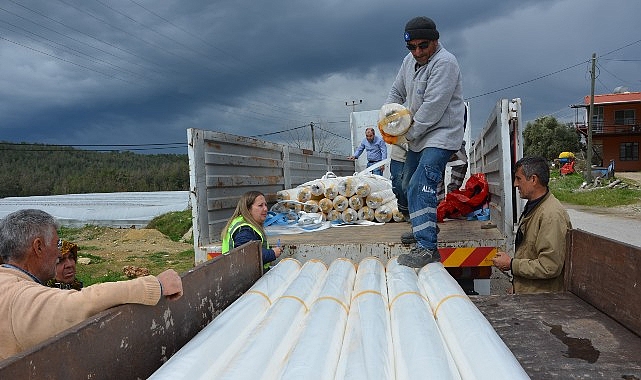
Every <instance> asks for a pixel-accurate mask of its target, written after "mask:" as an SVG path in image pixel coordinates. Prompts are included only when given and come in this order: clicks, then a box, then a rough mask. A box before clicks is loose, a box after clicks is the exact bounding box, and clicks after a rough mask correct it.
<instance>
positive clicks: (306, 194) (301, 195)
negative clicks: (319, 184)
mask: <svg viewBox="0 0 641 380" xmlns="http://www.w3.org/2000/svg"><path fill="white" fill-rule="evenodd" d="M297 189H298V199H297V200H298V201H299V202H303V203H305V202H307V201H308V200H310V199H312V190H311V189H310V188H309V187H297Z"/></svg>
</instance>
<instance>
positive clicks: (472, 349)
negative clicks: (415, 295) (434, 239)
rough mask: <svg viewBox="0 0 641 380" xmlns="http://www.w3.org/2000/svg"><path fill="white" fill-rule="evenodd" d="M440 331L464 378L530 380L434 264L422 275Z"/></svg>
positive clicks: (472, 307) (426, 267)
mask: <svg viewBox="0 0 641 380" xmlns="http://www.w3.org/2000/svg"><path fill="white" fill-rule="evenodd" d="M419 287H420V289H421V291H422V293H423V295H424V296H425V297H427V299H428V300H429V304H430V307H431V309H432V313H433V314H434V317H435V319H436V323H437V324H438V327H439V330H440V331H441V334H442V336H443V338H444V340H445V342H446V343H447V346H448V348H449V350H450V353H451V354H452V357H453V358H454V361H455V362H456V366H457V368H458V370H459V373H460V374H461V377H462V378H463V379H491V380H498V379H510V380H515V379H529V377H528V375H527V374H526V373H525V371H524V370H523V367H521V365H520V364H519V362H518V361H517V360H516V358H515V357H514V355H513V354H512V352H511V351H510V350H509V349H508V348H507V346H506V345H505V343H503V341H502V340H501V338H500V337H499V336H498V334H497V333H496V331H494V329H493V328H492V325H490V323H489V322H488V321H487V319H485V317H484V316H483V314H482V313H481V312H480V311H479V310H478V309H477V307H476V306H475V305H474V303H472V301H471V300H470V298H469V297H468V296H467V295H466V294H465V292H463V289H461V287H460V286H459V284H458V283H457V282H456V280H454V278H452V276H450V274H449V273H448V272H447V270H445V268H444V267H443V264H441V263H432V264H428V265H426V266H425V267H423V268H422V269H421V271H420V273H419Z"/></svg>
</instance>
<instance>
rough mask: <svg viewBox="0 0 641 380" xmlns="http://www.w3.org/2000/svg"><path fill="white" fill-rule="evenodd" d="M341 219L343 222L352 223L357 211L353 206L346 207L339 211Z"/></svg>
mask: <svg viewBox="0 0 641 380" xmlns="http://www.w3.org/2000/svg"><path fill="white" fill-rule="evenodd" d="M341 219H343V222H345V223H354V222H355V221H357V220H358V212H356V210H354V209H353V208H350V207H348V208H347V209H345V210H344V211H343V212H342V213H341Z"/></svg>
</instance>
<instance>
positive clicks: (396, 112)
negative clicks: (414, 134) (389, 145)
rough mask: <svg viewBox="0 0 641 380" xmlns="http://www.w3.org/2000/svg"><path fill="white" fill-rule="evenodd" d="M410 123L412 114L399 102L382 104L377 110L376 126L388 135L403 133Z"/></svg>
mask: <svg viewBox="0 0 641 380" xmlns="http://www.w3.org/2000/svg"><path fill="white" fill-rule="evenodd" d="M411 124H412V114H411V113H410V111H409V110H408V109H407V108H405V107H404V106H403V105H401V104H398V103H388V104H383V106H382V107H381V110H380V111H379V112H378V128H379V129H380V130H382V131H383V132H385V133H386V134H388V135H391V136H400V135H404V134H405V133H406V132H407V130H408V129H409V128H410V125H411Z"/></svg>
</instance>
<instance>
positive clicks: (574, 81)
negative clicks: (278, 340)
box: [0, 0, 641, 153]
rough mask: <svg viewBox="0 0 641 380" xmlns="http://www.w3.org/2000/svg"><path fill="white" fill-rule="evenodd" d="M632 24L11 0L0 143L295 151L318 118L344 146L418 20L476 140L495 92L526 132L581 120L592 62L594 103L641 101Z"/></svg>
mask: <svg viewBox="0 0 641 380" xmlns="http://www.w3.org/2000/svg"><path fill="white" fill-rule="evenodd" d="M639 15H641V1H637V0H610V1H598V0H554V1H552V0H550V1H544V0H536V1H524V0H519V1H469V0H466V1H457V0H438V1H437V0H435V1H418V0H415V1H414V0H413V1H410V0H396V1H393V2H392V1H365V0H351V1H336V0H313V1H307V0H290V1H282V0H271V1H256V0H251V1H250V0H223V1H216V0H207V1H203V0H182V1H177V0H153V1H152V0H48V1H42V0H3V1H2V2H0V141H9V142H15V143H19V142H28V143H47V144H66V145H74V146H78V147H80V148H86V149H98V148H102V149H110V148H112V147H104V146H103V147H83V145H85V146H86V145H110V144H112V145H123V144H132V145H143V144H173V143H178V144H180V145H179V147H178V148H174V149H162V150H147V151H143V152H148V153H186V147H185V143H186V129H187V128H201V129H208V130H214V131H221V132H228V133H233V134H237V135H242V136H261V137H260V138H263V139H267V140H270V141H275V142H278V143H291V142H292V141H295V140H305V141H307V140H308V139H309V135H306V136H305V135H302V133H308V132H309V128H307V127H305V128H302V129H296V128H298V127H301V126H304V125H308V124H309V123H310V122H313V123H314V124H315V125H317V126H318V127H319V129H317V131H318V132H319V133H325V134H326V136H328V139H330V138H331V139H334V140H338V141H342V142H343V143H344V142H348V138H349V123H348V120H349V113H350V112H351V111H352V109H355V110H356V111H366V110H375V109H379V108H380V106H381V105H382V103H383V102H384V100H385V98H386V96H387V93H388V91H389V88H390V86H391V84H392V81H393V80H394V77H395V76H396V73H397V70H398V68H399V66H400V63H401V61H402V59H403V57H404V56H405V55H406V54H407V53H408V51H407V49H406V48H405V43H404V41H403V38H402V37H403V29H404V25H405V23H406V22H407V21H408V20H409V19H410V18H412V17H414V16H428V17H431V18H432V19H433V20H434V21H435V22H436V25H437V28H438V30H439V32H440V35H441V38H440V42H441V44H442V45H443V46H444V47H445V48H446V49H447V50H449V51H450V52H452V53H453V54H454V55H456V56H457V58H458V61H459V65H460V67H461V71H462V75H463V94H464V97H465V98H466V99H467V100H469V102H470V108H471V120H472V126H473V131H480V130H481V129H482V127H483V126H484V124H485V122H486V120H487V118H488V116H489V114H490V111H491V109H492V107H493V105H494V104H495V103H496V101H497V100H498V99H500V98H515V97H519V98H521V99H522V103H523V120H524V121H526V122H527V121H532V120H534V119H536V118H537V117H541V116H545V115H552V116H555V117H556V118H557V119H559V120H561V121H573V120H574V111H573V110H572V109H570V108H569V107H568V106H569V105H570V104H576V103H581V102H582V101H583V97H584V96H586V95H589V93H590V74H589V69H590V59H591V55H592V53H596V54H597V59H598V61H597V64H598V70H597V74H598V78H597V81H596V93H597V94H599V93H610V92H612V91H614V89H615V88H616V87H619V86H624V87H627V88H628V89H629V91H641V23H639ZM360 100H362V104H361V103H360ZM346 102H347V103H348V104H349V105H350V106H346V105H345V104H346ZM352 102H355V103H356V104H357V105H355V106H354V107H352V106H351V104H352ZM640 117H641V116H639V115H637V118H640ZM278 131H289V132H285V133H275V134H273V133H274V132H278ZM297 133H300V134H301V135H299V136H296V134H297ZM329 133H331V134H329ZM474 133H477V132H474ZM337 136H341V137H337ZM336 144H337V147H338V148H336V149H338V150H340V149H342V148H340V146H346V145H345V144H342V145H341V143H340V142H337V143H336ZM149 147H150V146H143V147H141V146H136V147H129V148H130V149H141V148H149ZM161 147H162V145H161ZM168 147H171V146H165V148H168ZM129 148H123V149H129ZM345 153H348V152H345Z"/></svg>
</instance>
